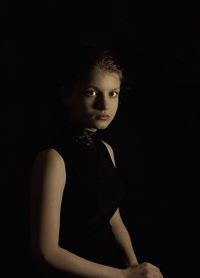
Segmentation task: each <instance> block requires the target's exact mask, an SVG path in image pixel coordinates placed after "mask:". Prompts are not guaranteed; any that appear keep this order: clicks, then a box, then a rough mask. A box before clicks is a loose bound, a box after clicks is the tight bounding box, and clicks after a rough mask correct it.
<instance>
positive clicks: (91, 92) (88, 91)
mask: <svg viewBox="0 0 200 278" xmlns="http://www.w3.org/2000/svg"><path fill="white" fill-rule="evenodd" d="M84 94H85V95H86V96H88V97H94V96H96V95H97V92H96V91H95V90H87V91H85V93H84Z"/></svg>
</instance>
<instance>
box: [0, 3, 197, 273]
mask: <svg viewBox="0 0 200 278" xmlns="http://www.w3.org/2000/svg"><path fill="white" fill-rule="evenodd" d="M160 2H162V4H161V3H160ZM160 2H157V1H156V2H153V3H152V1H149V2H148V3H146V2H145V1H139V0H138V1H121V0H115V1H114V0H109V1H108V0H107V1H104V0H101V1H91V2H88V1H82V2H78V1H73V3H70V2H69V1H63V2H61V1H53V0H51V1H34V2H30V1H27V2H25V3H22V2H20V1H18V2H17V3H16V2H15V1H6V2H5V3H4V2H1V9H0V12H1V20H2V23H1V27H2V32H1V33H2V36H1V45H2V50H1V56H2V57H1V60H2V62H1V66H2V70H3V72H2V74H1V77H2V81H1V87H2V89H1V112H2V116H1V120H2V124H1V139H2V140H1V141H2V143H1V158H2V167H1V169H2V175H1V180H2V185H1V214H2V215H1V241H2V244H1V245H2V248H1V255H2V259H1V263H2V271H3V270H4V269H5V271H6V272H5V274H3V276H2V277H10V275H11V273H12V272H13V271H14V272H15V273H16V274H19V275H27V277H30V276H31V273H32V268H31V263H30V254H29V240H28V233H29V225H28V217H29V216H28V196H29V174H30V165H31V161H32V158H33V156H34V153H35V151H36V150H37V148H38V146H40V145H41V142H42V141H43V140H44V138H45V137H49V136H51V133H52V132H54V130H55V129H54V128H55V126H56V124H57V121H58V119H59V108H58V106H57V102H56V101H57V95H56V88H57V87H56V86H57V81H58V69H59V60H58V57H60V56H59V54H60V51H62V50H63V49H64V48H65V47H66V49H67V46H68V44H71V42H73V41H75V40H76V41H77V40H78V41H80V42H97V43H100V44H107V45H112V47H113V46H114V47H115V48H116V49H117V50H118V51H119V53H121V58H122V61H123V66H124V68H125V72H126V76H127V79H128V80H129V87H130V90H129V91H128V92H127V93H126V96H125V97H124V99H123V101H122V104H121V105H120V108H119V112H118V115H117V117H116V119H115V120H114V122H113V123H112V124H111V126H110V127H109V128H108V130H107V131H105V133H104V136H105V139H107V141H108V142H110V143H111V144H112V146H113V149H114V151H115V156H116V161H117V166H118V169H119V171H120V173H121V175H122V178H123V179H124V181H125V190H126V192H127V198H126V202H125V203H124V205H123V207H122V215H123V217H124V221H125V223H126V225H127V227H128V229H129V231H130V234H131V238H132V240H133V244H134V247H135V251H136V254H137V256H138V259H139V261H150V262H152V263H154V264H156V265H158V266H159V267H160V268H161V270H162V271H163V273H164V277H167V278H177V277H193V276H197V273H198V250H199V249H198V243H199V242H198V241H199V239H198V236H199V225H198V223H199V196H198V193H197V189H198V186H199V134H198V132H199V127H200V112H199V97H198V95H199V85H200V84H199V83H200V76H199V74H200V73H199V69H200V40H199V36H200V35H199V27H200V24H199V22H198V9H197V7H196V6H195V5H194V3H193V2H192V1H190V2H188V3H185V4H184V3H182V2H181V1H180V2H178V1H173V2H170V1H160ZM61 53H62V52H61ZM195 251H197V255H196V254H195Z"/></svg>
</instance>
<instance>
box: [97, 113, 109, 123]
mask: <svg viewBox="0 0 200 278" xmlns="http://www.w3.org/2000/svg"><path fill="white" fill-rule="evenodd" d="M96 118H97V120H100V121H107V120H108V119H109V118H110V116H109V115H106V114H100V115H98V116H97V117H96Z"/></svg>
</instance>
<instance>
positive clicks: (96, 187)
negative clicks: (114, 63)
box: [51, 126, 125, 277]
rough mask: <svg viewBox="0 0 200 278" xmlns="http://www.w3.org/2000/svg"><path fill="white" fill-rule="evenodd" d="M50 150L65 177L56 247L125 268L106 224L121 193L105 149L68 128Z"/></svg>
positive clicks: (89, 136) (89, 135)
mask: <svg viewBox="0 0 200 278" xmlns="http://www.w3.org/2000/svg"><path fill="white" fill-rule="evenodd" d="M51 147H52V148H54V149H55V150H56V151H58V153H59V154H60V155H61V156H62V157H63V159H64V162H65V167H66V176H67V180H66V185H65V188H64V193H63V198H62V205H61V216H60V237H59V245H60V246H61V247H62V248H64V249H67V250H68V251H71V252H73V253H74V254H76V255H79V256H81V257H83V258H85V259H88V260H91V261H93V262H97V263H101V264H105V265H109V266H113V267H120V268H123V267H125V265H124V262H123V256H122V253H121V250H120V248H119V246H118V244H117V242H116V240H115V238H114V235H113V233H112V229H111V225H110V223H109V220H110V218H111V217H112V215H113V214H114V213H115V211H116V210H117V208H118V207H119V206H120V204H121V202H122V200H123V196H124V193H123V190H122V185H121V183H120V178H119V176H118V174H117V170H116V168H115V167H114V165H113V163H112V160H111V158H110V155H109V153H108V150H107V148H106V146H105V145H104V143H102V141H101V140H100V139H98V136H97V135H96V133H94V132H89V131H87V130H83V129H79V128H77V127H71V126H70V128H68V129H67V130H66V131H65V132H64V133H63V134H62V136H60V139H59V140H57V142H55V143H54V144H52V145H51ZM65 275H66V274H65ZM65 277H68V276H65Z"/></svg>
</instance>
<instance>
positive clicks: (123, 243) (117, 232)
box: [103, 141, 138, 266]
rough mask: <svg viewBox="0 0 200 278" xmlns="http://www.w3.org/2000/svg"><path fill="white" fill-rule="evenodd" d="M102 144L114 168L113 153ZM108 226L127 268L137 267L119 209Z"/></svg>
mask: <svg viewBox="0 0 200 278" xmlns="http://www.w3.org/2000/svg"><path fill="white" fill-rule="evenodd" d="M103 143H104V145H105V146H106V148H107V149H108V152H109V154H110V157H111V160H112V162H113V164H114V166H116V165H115V158H114V153H113V150H112V148H111V146H110V145H109V144H108V143H106V142H104V141H103ZM110 224H111V226H112V231H113V234H114V236H115V238H116V240H117V242H118V243H119V245H120V247H121V248H122V250H123V252H124V254H125V256H126V259H127V265H128V266H131V265H138V261H137V258H136V255H135V252H134V250H133V246H132V242H131V238H130V235H129V233H128V231H127V229H126V227H125V225H124V223H123V221H122V219H121V216H120V212H119V209H117V210H116V212H115V213H114V215H113V216H112V218H111V219H110Z"/></svg>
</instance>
